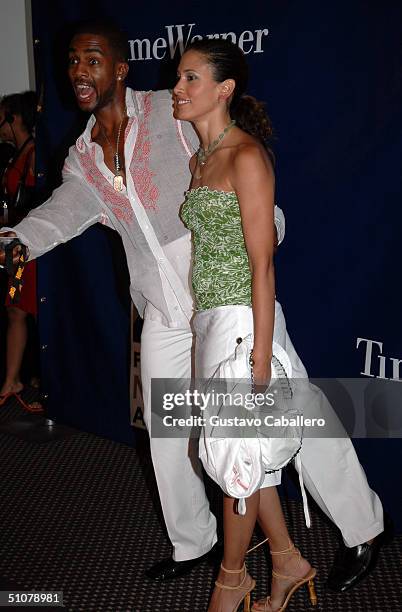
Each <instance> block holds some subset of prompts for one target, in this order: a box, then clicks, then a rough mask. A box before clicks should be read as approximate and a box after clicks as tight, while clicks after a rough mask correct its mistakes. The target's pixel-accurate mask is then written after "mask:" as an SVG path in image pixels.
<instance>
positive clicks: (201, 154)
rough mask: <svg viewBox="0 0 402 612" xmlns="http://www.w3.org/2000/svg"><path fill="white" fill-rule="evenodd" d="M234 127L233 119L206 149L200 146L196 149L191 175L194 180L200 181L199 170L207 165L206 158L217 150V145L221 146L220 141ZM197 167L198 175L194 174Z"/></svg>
mask: <svg viewBox="0 0 402 612" xmlns="http://www.w3.org/2000/svg"><path fill="white" fill-rule="evenodd" d="M235 125H236V121H235V120H234V119H232V121H231V122H230V123H229V124H228V125H227V126H226V127H225V129H224V130H223V132H221V133H220V134H219V136H218V137H217V138H215V140H214V141H213V142H211V144H210V145H209V146H208V147H207V148H206V149H204V148H203V147H202V146H201V145H200V146H199V147H198V151H197V152H196V156H197V163H196V166H195V169H194V174H193V176H194V178H195V179H200V178H201V168H202V167H203V166H205V164H206V163H207V161H208V157H209V156H210V155H212V153H213V152H214V151H215V149H217V148H218V147H219V145H220V144H221V142H222V140H223V139H224V138H225V136H226V134H227V133H228V132H229V130H231V129H232V127H233V126H235ZM197 166H200V173H199V175H196V174H195V172H196V170H197Z"/></svg>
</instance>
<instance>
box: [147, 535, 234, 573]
mask: <svg viewBox="0 0 402 612" xmlns="http://www.w3.org/2000/svg"><path fill="white" fill-rule="evenodd" d="M222 554H223V547H222V545H221V544H220V543H219V542H217V543H216V544H215V545H214V546H213V547H212V548H211V550H210V551H209V552H207V553H206V554H205V555H202V556H201V557H197V558H196V559H188V560H187V561H175V560H174V559H172V558H171V557H170V558H169V559H162V561H158V563H156V564H155V565H153V566H152V567H150V568H149V569H148V570H146V572H145V575H146V576H147V578H150V579H151V580H156V581H158V582H164V581H165V580H173V579H174V578H179V577H180V576H185V575H186V574H189V573H190V572H191V570H192V569H193V567H195V566H196V565H198V564H199V563H201V562H202V561H204V560H206V559H207V560H210V561H212V562H217V561H219V562H220V561H221V560H222Z"/></svg>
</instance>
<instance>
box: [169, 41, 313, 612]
mask: <svg viewBox="0 0 402 612" xmlns="http://www.w3.org/2000/svg"><path fill="white" fill-rule="evenodd" d="M247 76H248V71H247V64H246V61H245V58H244V55H243V53H242V52H241V51H240V49H239V48H238V47H236V46H235V45H234V44H232V43H230V42H228V41H224V40H202V41H197V42H195V43H193V44H192V45H191V46H190V47H188V48H187V50H186V52H185V53H184V55H183V57H182V59H181V62H180V65H179V69H178V81H177V84H176V87H175V88H174V115H175V117H176V118H177V119H181V120H185V121H191V122H192V124H193V126H194V128H195V129H196V131H197V133H198V135H199V138H200V142H201V146H200V148H199V150H198V151H197V153H196V154H195V155H194V156H193V157H192V158H191V161H190V169H191V172H192V177H193V178H192V182H191V189H190V191H189V192H188V194H187V198H186V201H185V203H184V205H183V208H182V219H183V220H184V222H185V223H186V225H187V226H188V227H189V228H190V229H191V230H192V231H193V237H194V252H195V259H194V268H193V288H194V292H195V298H196V303H197V312H196V315H195V318H194V328H195V332H196V357H195V361H196V376H197V377H200V378H209V377H210V376H211V375H212V374H213V372H214V371H215V370H216V367H217V365H218V364H219V363H220V362H221V361H223V360H224V359H225V358H227V357H228V356H229V355H230V354H232V353H233V350H234V346H235V343H236V339H237V338H239V337H240V338H241V337H245V336H246V335H248V334H249V333H252V332H253V333H254V346H253V373H254V381H255V384H256V385H262V386H264V388H265V387H266V385H267V383H269V380H270V377H271V370H270V367H271V366H270V364H271V357H272V337H273V327H274V309H275V281H274V266H273V253H274V242H275V238H274V221H273V219H274V213H273V211H274V173H273V168H272V162H271V156H270V154H269V152H268V150H267V148H266V147H265V144H264V143H265V141H266V140H267V138H268V137H269V136H270V135H271V128H270V123H269V119H268V117H267V116H266V114H265V112H264V110H263V107H262V105H261V104H260V103H258V102H257V101H256V100H254V99H253V98H251V97H249V96H244V95H243V93H244V91H245V88H246V84H247ZM279 480H280V475H279V478H278V476H277V475H275V476H274V477H272V475H269V476H267V477H266V480H265V483H264V487H263V488H262V489H261V490H260V491H258V492H257V493H255V494H254V495H252V496H251V497H250V498H248V499H247V513H246V515H245V516H240V515H239V514H237V513H236V511H235V506H234V500H233V499H231V498H229V497H226V496H225V498H224V508H223V513H224V531H225V548H224V557H223V561H222V565H221V569H220V572H219V575H218V580H217V581H216V583H215V584H216V588H215V590H214V592H213V595H212V599H211V602H210V605H209V612H232V611H233V610H237V609H238V607H239V606H240V604H241V602H242V601H243V600H244V609H245V610H248V609H249V605H250V604H249V602H250V592H251V591H252V589H253V588H254V586H255V583H254V581H253V579H252V578H251V576H250V575H249V574H248V573H247V570H246V568H245V565H244V557H245V554H246V550H247V547H248V545H249V542H250V539H251V535H252V532H253V529H254V526H255V521H256V519H257V518H258V521H259V523H260V525H261V527H262V529H263V530H264V532H265V534H266V536H267V537H268V538H269V543H270V550H271V554H272V560H273V574H272V586H271V595H270V596H269V597H267V598H265V599H264V600H261V601H259V602H256V603H255V604H254V606H253V610H255V611H257V612H264V611H265V612H279V611H280V612H282V611H283V610H284V609H285V608H286V607H287V603H288V601H289V599H290V597H291V595H292V594H293V592H294V591H295V590H296V589H297V588H299V587H300V586H302V585H303V584H309V587H310V595H311V597H312V601H313V600H314V597H315V594H314V585H313V578H314V576H315V573H316V572H315V570H314V569H313V568H312V567H311V566H310V564H309V562H308V561H307V560H306V559H304V558H303V557H302V556H301V554H300V552H299V551H298V550H297V549H296V548H295V547H294V545H293V543H292V541H291V539H290V536H289V534H288V531H287V527H286V524H285V521H284V517H283V513H282V509H281V505H280V501H279V497H278V494H277V491H276V487H275V486H274V485H275V484H277V483H278V481H279Z"/></svg>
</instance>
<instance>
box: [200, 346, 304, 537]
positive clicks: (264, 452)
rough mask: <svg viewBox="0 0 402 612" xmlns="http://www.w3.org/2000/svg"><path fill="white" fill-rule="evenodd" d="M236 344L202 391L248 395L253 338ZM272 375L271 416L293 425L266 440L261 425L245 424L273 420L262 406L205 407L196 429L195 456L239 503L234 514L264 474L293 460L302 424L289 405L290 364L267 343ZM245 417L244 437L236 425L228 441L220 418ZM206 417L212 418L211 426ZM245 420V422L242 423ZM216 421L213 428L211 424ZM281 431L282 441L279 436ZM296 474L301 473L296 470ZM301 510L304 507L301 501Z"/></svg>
mask: <svg viewBox="0 0 402 612" xmlns="http://www.w3.org/2000/svg"><path fill="white" fill-rule="evenodd" d="M237 342H238V345H237V347H236V349H235V351H234V353H233V355H231V356H230V357H229V358H228V359H226V360H225V361H223V362H221V363H220V364H219V366H218V368H217V369H216V371H215V373H214V374H213V376H212V377H211V378H210V379H209V381H208V384H207V387H208V391H212V389H213V390H214V391H216V389H215V387H216V385H217V384H218V387H220V388H221V389H220V390H221V392H222V388H224V390H225V391H226V393H230V394H231V397H234V396H235V394H236V392H237V391H239V390H240V389H241V390H242V393H243V396H244V391H245V388H248V390H249V392H250V393H251V392H252V384H251V378H252V367H251V365H250V354H251V350H252V345H253V336H252V334H249V335H248V336H246V337H245V338H242V339H241V338H239V339H238V340H237ZM272 348H273V358H272V364H271V365H272V368H271V370H272V375H271V383H270V385H269V387H268V389H267V392H266V393H268V394H269V393H271V392H272V393H273V394H274V397H275V411H274V412H275V418H280V417H281V416H283V417H284V418H285V419H287V420H288V421H291V422H293V423H295V422H296V423H297V424H293V425H284V426H283V427H282V429H281V427H279V426H276V427H275V436H276V437H269V436H267V429H268V430H269V428H267V427H266V426H265V427H264V426H262V427H258V425H257V426H253V425H252V424H251V422H252V421H254V422H258V419H260V421H261V422H262V423H264V419H265V418H266V417H267V416H268V415H269V418H270V419H273V418H274V417H273V412H272V410H271V409H267V406H260V407H258V406H256V405H255V403H254V402H252V404H253V405H252V407H251V409H250V408H246V407H242V408H239V407H238V406H237V407H236V408H234V407H233V406H230V405H229V406H227V405H223V404H220V405H218V406H216V405H211V404H209V405H208V406H207V408H206V409H205V411H204V414H203V416H204V423H205V424H204V426H203V428H202V431H201V436H200V443H199V456H200V459H201V461H202V464H203V466H204V469H205V471H206V472H207V474H208V475H209V476H210V478H212V480H214V481H215V482H216V483H217V484H218V485H219V486H220V487H221V489H222V490H223V492H224V493H226V495H229V496H230V497H233V498H235V499H238V500H239V503H238V512H239V514H245V512H246V504H245V499H246V498H247V497H250V495H252V494H253V493H255V492H256V491H258V489H260V488H261V486H262V484H263V483H264V480H265V475H266V473H270V472H274V471H277V470H280V469H281V468H283V467H284V466H286V465H287V464H288V463H289V462H290V461H291V460H292V459H294V458H295V457H298V460H299V461H300V458H299V455H298V453H299V451H300V448H301V444H302V433H303V432H302V429H303V428H302V425H301V424H300V418H299V419H297V418H296V417H297V415H298V414H299V416H300V413H299V412H297V410H296V411H295V407H294V406H293V404H292V397H293V388H292V386H293V384H294V383H293V381H291V376H292V365H291V362H290V359H289V357H288V355H287V353H286V351H285V350H284V349H283V348H282V347H281V346H280V345H279V344H277V343H276V342H273V347H272ZM234 414H235V415H237V416H240V417H242V418H244V419H246V423H247V425H246V426H245V428H244V432H245V437H242V430H241V427H240V428H239V427H236V428H235V430H236V435H237V437H229V436H230V429H229V428H228V427H227V426H226V425H219V424H220V423H222V422H223V423H226V421H225V419H226V420H227V418H230V417H231V416H232V417H233V415H234ZM211 416H214V417H216V419H215V421H213V423H214V424H212V423H211ZM247 419H248V421H247ZM216 421H218V423H219V424H218V425H215V422H216ZM281 431H282V432H283V437H279V436H280V433H281ZM299 472H300V474H301V469H300V470H299ZM301 486H302V493H303V501H304V502H306V500H305V493H304V487H303V483H302V480H301ZM305 510H306V503H305ZM306 523H307V524H308V526H309V517H308V509H307V512H306Z"/></svg>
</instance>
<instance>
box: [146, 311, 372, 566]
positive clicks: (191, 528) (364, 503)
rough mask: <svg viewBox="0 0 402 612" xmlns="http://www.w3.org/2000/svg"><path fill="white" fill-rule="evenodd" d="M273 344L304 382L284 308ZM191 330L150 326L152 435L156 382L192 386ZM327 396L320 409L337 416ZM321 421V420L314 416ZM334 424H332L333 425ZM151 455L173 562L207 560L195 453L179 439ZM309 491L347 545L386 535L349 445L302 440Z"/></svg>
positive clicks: (208, 535) (212, 526)
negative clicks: (203, 557) (178, 381)
mask: <svg viewBox="0 0 402 612" xmlns="http://www.w3.org/2000/svg"><path fill="white" fill-rule="evenodd" d="M274 340H275V341H276V342H278V343H279V344H281V345H282V346H283V347H284V348H285V349H286V351H287V353H288V355H289V357H290V358H291V361H292V367H293V375H294V376H301V377H305V376H307V374H306V370H305V368H304V366H303V364H302V362H301V361H300V359H299V357H298V355H297V353H296V351H295V349H294V347H293V345H292V343H291V341H290V338H289V335H288V334H287V331H286V322H285V318H284V316H283V312H282V308H281V306H280V304H278V303H276V308H275V330H274ZM192 342H193V335H192V332H191V330H190V329H189V328H188V329H187V328H186V329H172V328H167V327H165V326H164V325H162V324H161V323H159V322H157V321H151V320H145V322H144V327H143V331H142V336H141V375H142V385H143V399H144V419H145V423H146V425H147V427H148V429H150V421H151V379H152V378H190V377H191V348H192ZM322 396H323V401H322V402H321V403H320V406H321V407H322V411H323V418H325V413H326V411H331V413H332V412H333V410H332V408H331V406H330V404H329V403H328V401H327V400H326V398H325V396H324V395H323V394H322ZM316 416H317V415H316ZM332 418H333V417H332ZM151 455H152V461H153V465H154V470H155V476H156V481H157V485H158V490H159V495H160V499H161V504H162V510H163V515H164V518H165V522H166V527H167V530H168V534H169V537H170V540H171V542H172V544H173V558H174V559H175V560H176V561H183V560H186V559H192V558H195V557H199V556H201V555H202V554H204V553H206V552H208V551H209V550H210V549H211V548H212V546H213V544H214V543H215V541H216V520H215V517H214V516H213V514H212V513H211V512H210V509H209V503H208V500H207V497H206V494H205V489H204V484H203V480H202V473H201V466H200V462H199V460H198V457H197V449H196V446H195V445H194V446H193V445H192V444H189V441H188V440H185V439H182V438H152V436H151ZM301 459H302V467H303V478H304V483H305V485H306V488H307V489H308V491H309V492H310V494H311V495H312V497H313V498H314V500H315V501H316V503H317V504H318V505H319V506H320V508H321V509H322V510H323V511H324V512H325V513H326V514H327V516H328V517H329V518H330V519H331V520H332V521H333V522H334V523H335V525H336V526H337V527H338V528H339V529H340V531H341V533H342V536H343V539H344V541H345V544H346V545H347V546H356V545H357V544H362V543H363V542H366V541H367V540H369V539H371V538H374V537H375V536H376V535H378V534H379V533H381V532H382V531H383V510H382V505H381V502H380V500H379V498H378V496H377V495H376V494H375V493H374V491H372V490H371V489H370V488H369V486H368V483H367V479H366V476H365V474H364V471H363V469H362V467H361V465H360V463H359V461H358V458H357V455H356V452H355V450H354V448H353V445H352V443H351V441H350V440H349V439H348V438H322V439H317V438H305V439H304V441H303V447H302V451H301Z"/></svg>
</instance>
